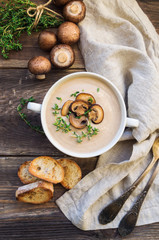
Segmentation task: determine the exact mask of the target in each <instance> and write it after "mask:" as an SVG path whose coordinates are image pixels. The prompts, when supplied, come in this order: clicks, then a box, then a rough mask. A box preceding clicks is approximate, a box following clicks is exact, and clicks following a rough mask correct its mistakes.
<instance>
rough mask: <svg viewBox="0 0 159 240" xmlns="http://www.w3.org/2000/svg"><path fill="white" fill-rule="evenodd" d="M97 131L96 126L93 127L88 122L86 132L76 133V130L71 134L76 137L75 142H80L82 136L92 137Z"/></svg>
mask: <svg viewBox="0 0 159 240" xmlns="http://www.w3.org/2000/svg"><path fill="white" fill-rule="evenodd" d="M98 132H99V129H98V128H93V127H92V126H91V124H90V123H89V125H87V132H83V131H82V133H81V135H79V134H77V133H76V132H74V133H73V135H74V136H75V137H76V139H77V142H78V143H81V142H82V141H83V138H86V137H87V138H88V140H90V139H91V137H93V136H94V135H97V134H98Z"/></svg>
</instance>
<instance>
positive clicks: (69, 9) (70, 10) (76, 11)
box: [63, 1, 86, 23]
mask: <svg viewBox="0 0 159 240" xmlns="http://www.w3.org/2000/svg"><path fill="white" fill-rule="evenodd" d="M85 13H86V6H85V4H84V3H83V2H81V1H71V2H69V3H67V4H66V5H65V6H64V9H63V16H64V18H65V19H66V20H67V21H70V22H74V23H79V22H80V21H82V20H83V18H84V17H85Z"/></svg>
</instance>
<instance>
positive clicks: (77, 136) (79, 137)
mask: <svg viewBox="0 0 159 240" xmlns="http://www.w3.org/2000/svg"><path fill="white" fill-rule="evenodd" d="M73 135H74V136H75V137H76V138H77V142H78V143H81V142H82V136H80V135H78V134H77V133H76V132H73Z"/></svg>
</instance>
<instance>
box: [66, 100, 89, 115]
mask: <svg viewBox="0 0 159 240" xmlns="http://www.w3.org/2000/svg"><path fill="white" fill-rule="evenodd" d="M88 108H89V106H88V104H87V103H86V102H84V101H82V100H76V101H74V102H73V103H72V104H71V105H70V110H71V111H72V112H74V113H75V114H76V115H77V116H82V115H84V114H85V112H86V111H87V110H88Z"/></svg>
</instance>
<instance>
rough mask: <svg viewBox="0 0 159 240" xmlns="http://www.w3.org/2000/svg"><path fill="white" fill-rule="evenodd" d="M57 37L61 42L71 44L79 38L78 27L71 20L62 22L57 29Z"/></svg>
mask: <svg viewBox="0 0 159 240" xmlns="http://www.w3.org/2000/svg"><path fill="white" fill-rule="evenodd" d="M57 37H58V40H59V41H60V42H61V43H65V44H68V45H72V44H74V43H76V42H77V41H78V40H79V38H80V30H79V27H78V26H77V25H76V24H75V23H73V22H64V23H62V24H61V25H60V26H59V28H58V30H57Z"/></svg>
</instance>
